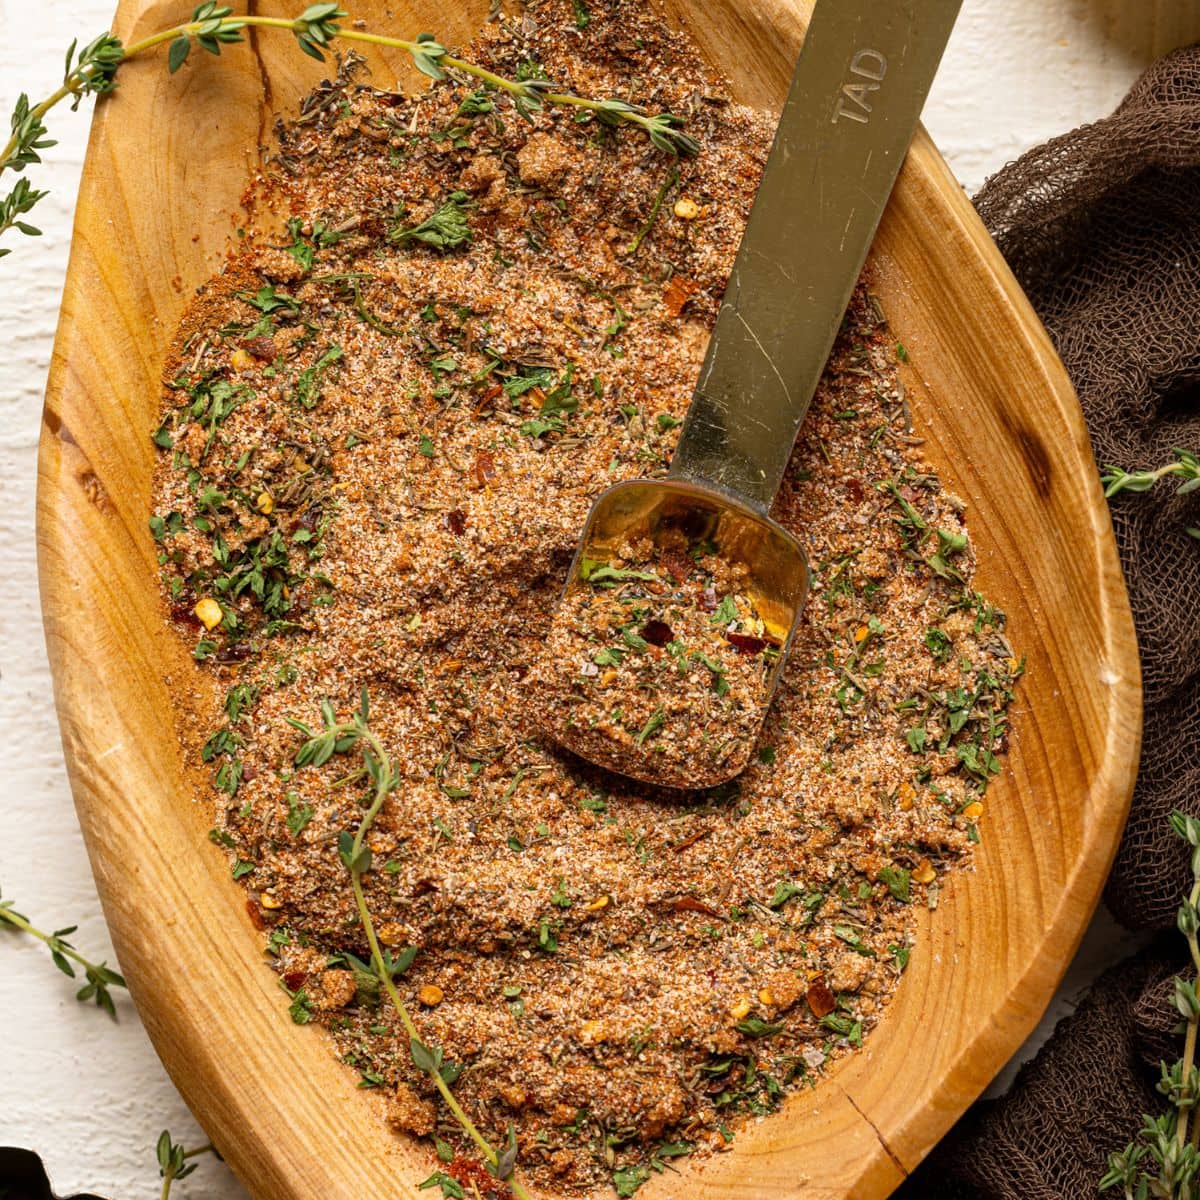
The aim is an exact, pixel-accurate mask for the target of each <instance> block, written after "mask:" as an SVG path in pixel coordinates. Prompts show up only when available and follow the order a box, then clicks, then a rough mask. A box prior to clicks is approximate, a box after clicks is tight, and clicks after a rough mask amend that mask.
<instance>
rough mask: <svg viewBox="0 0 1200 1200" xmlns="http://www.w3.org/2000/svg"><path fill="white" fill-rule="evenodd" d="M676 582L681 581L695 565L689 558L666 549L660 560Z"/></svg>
mask: <svg viewBox="0 0 1200 1200" xmlns="http://www.w3.org/2000/svg"><path fill="white" fill-rule="evenodd" d="M660 561H661V562H662V565H663V566H664V567H665V568H666V569H667V571H668V572H669V573H670V575H671V578H672V579H674V580H675V582H676V583H682V582H683V581H684V580H685V579H686V578H687V577H688V576H689V575H690V574H691V573H692V567H693V566H694V565H695V564H694V563H693V562H692V560H691V559H690V558H688V557H687V556H686V555H684V554H679V553H678V552H676V551H667V552H666V553H664V554H663V556H662V559H661V560H660Z"/></svg>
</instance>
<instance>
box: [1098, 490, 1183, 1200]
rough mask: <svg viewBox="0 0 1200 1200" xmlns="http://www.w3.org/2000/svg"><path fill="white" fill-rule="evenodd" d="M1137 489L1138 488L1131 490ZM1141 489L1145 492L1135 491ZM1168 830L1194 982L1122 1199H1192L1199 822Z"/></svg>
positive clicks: (1123, 1166)
mask: <svg viewBox="0 0 1200 1200" xmlns="http://www.w3.org/2000/svg"><path fill="white" fill-rule="evenodd" d="M1135 490H1139V489H1135ZM1140 490H1144V489H1140ZM1171 828H1172V829H1174V830H1175V832H1176V833H1177V834H1178V835H1179V836H1180V837H1181V838H1183V840H1184V841H1185V842H1187V844H1188V845H1189V846H1190V847H1191V856H1192V887H1191V890H1190V891H1189V893H1188V894H1187V895H1186V896H1185V897H1184V900H1183V903H1182V904H1181V905H1180V906H1179V913H1178V916H1177V917H1176V925H1177V927H1178V929H1179V932H1180V933H1182V934H1183V936H1184V937H1185V938H1186V939H1187V944H1188V953H1189V955H1190V956H1191V962H1192V970H1193V972H1194V975H1195V978H1193V979H1191V980H1183V979H1176V980H1175V1008H1176V1009H1177V1010H1178V1012H1179V1015H1180V1016H1181V1017H1182V1018H1183V1035H1184V1039H1183V1057H1182V1058H1181V1059H1180V1060H1178V1061H1177V1062H1176V1063H1174V1064H1173V1065H1172V1066H1170V1067H1168V1066H1167V1064H1166V1063H1162V1064H1161V1066H1162V1077H1161V1078H1160V1079H1159V1081H1158V1091H1159V1092H1160V1093H1161V1094H1162V1095H1163V1096H1165V1097H1166V1098H1167V1100H1168V1102H1169V1104H1170V1107H1169V1108H1168V1109H1167V1111H1166V1112H1165V1113H1162V1114H1161V1115H1159V1116H1157V1117H1154V1116H1149V1115H1146V1114H1143V1115H1142V1121H1143V1126H1142V1129H1141V1130H1140V1132H1139V1133H1138V1138H1137V1141H1134V1142H1131V1143H1130V1144H1129V1145H1128V1146H1126V1147H1125V1149H1124V1150H1123V1151H1121V1152H1120V1153H1113V1154H1110V1155H1109V1156H1108V1170H1107V1171H1106V1172H1105V1173H1104V1176H1103V1177H1102V1178H1101V1180H1100V1190H1101V1191H1102V1192H1103V1191H1108V1190H1109V1189H1110V1188H1118V1187H1119V1188H1122V1189H1123V1195H1124V1196H1125V1198H1126V1200H1150V1198H1151V1197H1154V1198H1155V1200H1197V1197H1198V1196H1200V1189H1198V1187H1197V1181H1196V1177H1197V1173H1198V1172H1200V1120H1197V1121H1196V1122H1195V1123H1194V1124H1193V1123H1192V1113H1193V1110H1194V1109H1195V1108H1196V1105H1197V1103H1198V1102H1200V1067H1198V1066H1197V1065H1196V1039H1197V1034H1198V1032H1200V996H1197V987H1200V944H1198V942H1197V934H1198V932H1200V907H1198V906H1200V820H1197V819H1196V818H1195V817H1189V816H1185V815H1184V814H1183V813H1181V812H1173V813H1172V814H1171Z"/></svg>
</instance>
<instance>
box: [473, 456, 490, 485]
mask: <svg viewBox="0 0 1200 1200" xmlns="http://www.w3.org/2000/svg"><path fill="white" fill-rule="evenodd" d="M471 471H472V473H473V474H474V476H475V486H476V487H477V488H482V487H486V486H487V485H488V484H489V483H491V481H492V480H493V479H495V478H496V456H495V455H494V454H492V452H491V451H490V450H476V451H475V463H474V465H473V466H472V468H471Z"/></svg>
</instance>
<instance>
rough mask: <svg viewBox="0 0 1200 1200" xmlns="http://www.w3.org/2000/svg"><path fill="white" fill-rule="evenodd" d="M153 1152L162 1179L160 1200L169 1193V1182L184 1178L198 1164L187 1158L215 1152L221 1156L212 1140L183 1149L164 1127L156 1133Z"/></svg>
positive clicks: (165, 1198) (165, 1197)
mask: <svg viewBox="0 0 1200 1200" xmlns="http://www.w3.org/2000/svg"><path fill="white" fill-rule="evenodd" d="M154 1154H155V1157H156V1158H157V1159H158V1173H159V1175H160V1176H161V1177H162V1181H163V1185H162V1192H161V1193H160V1194H159V1196H160V1200H167V1198H168V1197H169V1196H170V1194H171V1184H173V1183H174V1182H175V1180H176V1179H184V1178H186V1177H187V1176H188V1175H190V1174H191V1173H192V1172H193V1171H194V1170H195V1169H196V1167H197V1165H198V1164H196V1163H194V1162H189V1161H188V1160H189V1159H193V1158H198V1157H199V1156H200V1155H201V1154H216V1155H217V1157H218V1158H220V1157H221V1156H220V1155H219V1154H217V1151H216V1148H215V1147H214V1146H213V1144H212V1142H206V1143H205V1144H204V1145H203V1146H196V1147H195V1148H194V1149H191V1150H185V1149H184V1148H183V1145H182V1144H181V1143H179V1142H175V1141H173V1140H172V1138H171V1134H170V1133H169V1132H168V1131H167V1130H166V1129H164V1130H163V1131H162V1133H160V1134H159V1135H158V1142H157V1144H156V1145H155V1147H154Z"/></svg>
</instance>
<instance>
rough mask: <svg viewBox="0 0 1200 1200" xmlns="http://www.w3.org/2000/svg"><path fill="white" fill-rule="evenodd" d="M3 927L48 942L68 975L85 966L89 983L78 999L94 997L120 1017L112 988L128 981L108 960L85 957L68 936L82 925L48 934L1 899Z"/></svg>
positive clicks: (54, 959) (55, 960) (73, 976)
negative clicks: (105, 962) (111, 967)
mask: <svg viewBox="0 0 1200 1200" xmlns="http://www.w3.org/2000/svg"><path fill="white" fill-rule="evenodd" d="M0 926H6V927H7V928H9V929H13V930H16V931H18V932H20V933H25V934H28V935H29V936H30V937H34V938H37V940H38V941H39V942H42V943H44V944H45V946H46V948H47V949H48V950H49V951H50V959H51V961H52V962H53V963H54V965H55V966H56V967H57V968H58V969H59V970H60V971H61V972H62V973H63V974H64V975H66V976H67V977H68V978H70V979H76V978H78V976H77V975H76V973H75V965H76V964H77V965H78V966H80V967H82V968H83V973H84V978H85V980H86V982H85V983H84V985H83V986H82V987H81V988H80V989H79V990H78V991H77V992H76V993H75V999H76V1000H78V1001H79V1002H80V1003H81V1004H86V1003H87V1002H88V1001H89V1000H92V1001H94V1002H95V1004H96V1006H97V1007H98V1008H102V1009H104V1011H105V1012H106V1013H108V1015H109V1016H110V1017H112V1018H113V1020H114V1021H115V1020H116V1019H117V1009H116V1005H115V1004H114V1003H113V998H112V992H111V991H110V989H111V988H114V987H120V988H123V987H125V986H127V985H126V983H125V980H124V978H123V977H122V976H121V975H118V974H117V972H116V971H113V970H111V969H110V968H109V967H108V966H106V965H105V964H104V963H102V962H101V963H94V962H91V961H90V960H89V959H86V958H84V957H83V955H82V954H80V953H79V951H78V950H76V949H75V947H74V946H73V945H72V944H71V943H70V942H68V941H67V937H68V936H69V935H70V934H72V933H74V932H75V931H76V930H77V929H78V928H79V926H78V925H68V926H67V927H66V928H65V929H56V930H55V931H54V932H53V933H45V932H44V931H43V930H41V929H38V928H36V927H35V926H34V925H32V924H31V923H30V921H29V918H28V917H26V916H24V915H23V914H22V913H19V912H17V910H16V909H15V908H13V902H12V901H11V900H0Z"/></svg>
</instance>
